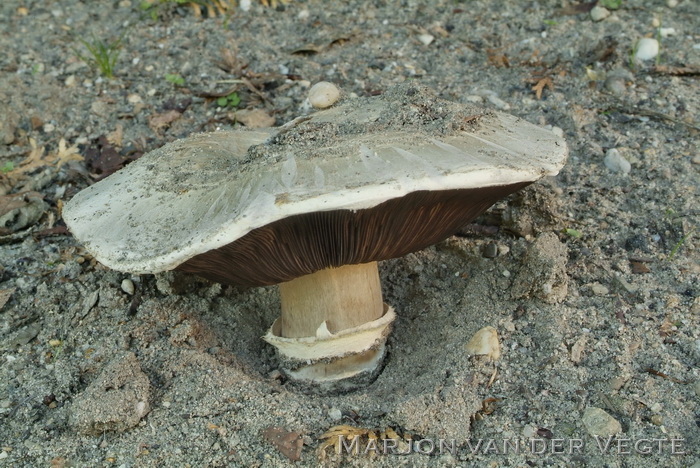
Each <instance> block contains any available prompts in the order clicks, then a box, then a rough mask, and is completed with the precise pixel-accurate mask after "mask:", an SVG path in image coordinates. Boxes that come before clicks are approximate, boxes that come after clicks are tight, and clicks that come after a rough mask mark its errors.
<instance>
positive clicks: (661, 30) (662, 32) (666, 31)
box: [659, 28, 676, 37]
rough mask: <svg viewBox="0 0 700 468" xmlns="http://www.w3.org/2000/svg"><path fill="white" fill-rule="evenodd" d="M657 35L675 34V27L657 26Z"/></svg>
mask: <svg viewBox="0 0 700 468" xmlns="http://www.w3.org/2000/svg"><path fill="white" fill-rule="evenodd" d="M659 35H660V36H661V37H668V36H675V35H676V29H675V28H659Z"/></svg>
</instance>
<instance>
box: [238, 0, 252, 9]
mask: <svg viewBox="0 0 700 468" xmlns="http://www.w3.org/2000/svg"><path fill="white" fill-rule="evenodd" d="M238 7H239V8H240V9H241V10H243V11H248V10H250V0H241V1H240V2H239V3H238Z"/></svg>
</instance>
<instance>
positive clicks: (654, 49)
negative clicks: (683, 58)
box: [634, 37, 659, 60]
mask: <svg viewBox="0 0 700 468" xmlns="http://www.w3.org/2000/svg"><path fill="white" fill-rule="evenodd" d="M657 55H659V41H657V40H656V39H652V38H650V37H644V38H642V39H640V40H639V42H637V47H636V50H635V53H634V58H636V59H637V60H651V59H653V58H654V57H656V56H657Z"/></svg>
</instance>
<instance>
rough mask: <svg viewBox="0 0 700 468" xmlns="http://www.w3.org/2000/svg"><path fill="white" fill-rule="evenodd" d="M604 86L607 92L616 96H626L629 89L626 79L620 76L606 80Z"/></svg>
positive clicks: (609, 77)
mask: <svg viewBox="0 0 700 468" xmlns="http://www.w3.org/2000/svg"><path fill="white" fill-rule="evenodd" d="M604 86H605V89H606V90H608V91H609V92H610V93H612V94H614V95H616V96H619V95H621V94H624V92H625V90H626V89H627V86H625V80H624V78H622V77H619V76H608V77H607V78H605V83H604Z"/></svg>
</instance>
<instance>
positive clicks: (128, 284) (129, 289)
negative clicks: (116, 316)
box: [122, 278, 136, 296]
mask: <svg viewBox="0 0 700 468" xmlns="http://www.w3.org/2000/svg"><path fill="white" fill-rule="evenodd" d="M135 290H136V288H135V287H134V282H133V281H131V280H130V279H129V278H126V279H124V280H122V291H124V292H125V293H127V294H128V295H129V296H131V295H133V294H134V291H135Z"/></svg>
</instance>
